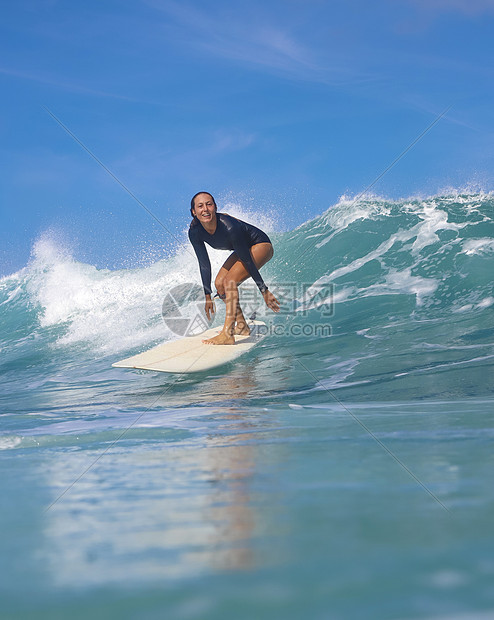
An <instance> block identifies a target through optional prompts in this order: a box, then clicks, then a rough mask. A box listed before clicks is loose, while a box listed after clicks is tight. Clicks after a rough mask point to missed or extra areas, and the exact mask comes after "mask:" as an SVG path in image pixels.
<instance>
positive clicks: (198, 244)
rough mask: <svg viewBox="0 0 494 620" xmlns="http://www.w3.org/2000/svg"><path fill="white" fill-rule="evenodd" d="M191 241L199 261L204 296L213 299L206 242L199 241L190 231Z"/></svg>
mask: <svg viewBox="0 0 494 620" xmlns="http://www.w3.org/2000/svg"><path fill="white" fill-rule="evenodd" d="M189 241H190V242H191V243H192V247H193V248H194V252H195V253H196V256H197V260H198V261H199V269H200V272H201V280H202V286H203V289H204V295H206V297H208V295H209V298H211V261H210V260H209V255H208V251H207V250H206V245H205V244H204V241H202V240H201V239H198V238H197V236H196V235H195V234H194V233H193V231H192V230H190V229H189Z"/></svg>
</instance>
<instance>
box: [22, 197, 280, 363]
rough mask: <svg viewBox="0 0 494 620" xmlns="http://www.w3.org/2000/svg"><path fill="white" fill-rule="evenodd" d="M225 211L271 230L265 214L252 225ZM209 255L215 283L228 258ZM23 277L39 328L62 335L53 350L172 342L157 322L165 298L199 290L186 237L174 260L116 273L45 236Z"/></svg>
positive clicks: (239, 211)
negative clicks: (187, 288) (180, 290)
mask: <svg viewBox="0 0 494 620" xmlns="http://www.w3.org/2000/svg"><path fill="white" fill-rule="evenodd" d="M224 210H225V211H227V210H228V212H229V213H230V214H231V215H233V216H234V217H239V218H241V219H243V220H245V221H251V222H253V223H254V224H256V225H258V226H261V227H262V228H263V229H264V230H267V231H272V230H274V228H275V221H274V220H273V219H272V218H271V217H270V216H269V214H265V215H264V216H262V217H259V216H257V219H256V218H255V216H254V214H252V213H249V212H248V211H243V210H242V209H241V208H240V207H239V206H238V205H235V204H233V203H228V204H226V205H225V209H224ZM208 252H209V256H210V258H211V264H212V269H213V277H214V273H215V271H217V270H218V269H219V268H220V266H221V264H222V263H223V262H224V260H225V259H226V258H227V256H228V254H227V253H225V252H222V251H218V250H213V249H211V248H208ZM28 272H29V275H28V278H27V281H28V292H29V295H30V298H31V300H32V302H33V304H34V305H36V306H38V307H39V308H40V312H39V322H40V324H41V326H42V327H45V328H53V327H57V328H59V329H60V331H61V335H60V336H59V337H58V339H57V341H56V342H57V345H58V346H69V345H74V344H80V345H83V346H89V347H91V348H92V349H93V350H98V351H99V352H101V353H105V352H112V353H113V352H119V351H124V350H128V349H130V348H134V347H141V346H144V345H148V344H150V343H153V342H155V341H161V340H166V339H173V338H176V337H177V335H176V334H174V333H172V332H170V330H169V329H168V328H167V327H166V325H165V323H164V321H163V320H162V318H161V309H162V304H163V300H164V298H165V295H166V293H167V292H168V291H170V289H172V288H173V287H175V286H178V285H187V284H189V283H190V284H191V285H192V284H196V285H199V286H200V274H199V267H198V263H197V258H196V256H195V253H194V251H193V249H192V246H191V245H190V244H189V242H188V239H187V236H186V234H185V231H184V242H183V244H182V245H181V246H180V247H178V248H177V249H176V252H175V254H174V256H173V257H171V258H167V259H163V260H159V261H157V262H156V263H154V264H152V265H150V266H148V267H142V268H140V269H124V270H118V271H110V270H108V269H97V268H96V267H94V266H92V265H88V264H84V263H80V262H78V261H76V260H75V259H74V258H73V256H72V253H71V252H70V250H69V249H67V247H66V246H65V245H64V244H63V243H61V242H60V240H59V239H58V238H57V237H56V235H54V234H53V233H51V232H49V233H46V234H44V235H42V236H41V237H40V238H39V239H38V240H37V241H36V243H35V244H34V247H33V250H32V260H31V263H30V265H29V269H28ZM199 301H201V303H202V299H201V300H199ZM180 312H182V309H181V310H180Z"/></svg>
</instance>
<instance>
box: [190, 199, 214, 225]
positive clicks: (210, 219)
mask: <svg viewBox="0 0 494 620" xmlns="http://www.w3.org/2000/svg"><path fill="white" fill-rule="evenodd" d="M192 214H193V215H195V216H196V217H197V219H198V220H199V222H201V224H203V226H205V227H206V228H211V226H214V225H215V221H216V203H215V202H214V198H213V197H212V196H211V194H206V193H202V194H197V196H196V197H195V198H194V206H193V207H192Z"/></svg>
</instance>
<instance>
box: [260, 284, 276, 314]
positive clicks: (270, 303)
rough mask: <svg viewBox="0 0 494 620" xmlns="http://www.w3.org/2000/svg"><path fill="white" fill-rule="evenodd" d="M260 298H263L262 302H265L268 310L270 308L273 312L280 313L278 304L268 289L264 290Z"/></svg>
mask: <svg viewBox="0 0 494 620" xmlns="http://www.w3.org/2000/svg"><path fill="white" fill-rule="evenodd" d="M262 296H263V297H264V301H265V302H266V306H267V307H268V308H271V310H272V311H273V312H279V311H280V304H279V302H278V300H277V299H276V297H275V296H274V295H273V293H272V292H271V291H270V290H269V289H266V290H265V291H264V293H263V294H262Z"/></svg>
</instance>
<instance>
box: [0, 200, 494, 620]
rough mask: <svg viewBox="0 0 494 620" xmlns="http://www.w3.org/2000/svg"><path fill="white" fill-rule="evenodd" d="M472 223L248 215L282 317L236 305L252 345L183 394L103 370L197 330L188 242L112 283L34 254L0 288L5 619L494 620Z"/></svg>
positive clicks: (367, 207)
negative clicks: (283, 219) (260, 330)
mask: <svg viewBox="0 0 494 620" xmlns="http://www.w3.org/2000/svg"><path fill="white" fill-rule="evenodd" d="M225 211H227V209H225ZM230 212H232V211H231V210H230ZM232 213H233V214H234V215H235V214H236V215H240V216H243V217H245V219H249V217H251V216H252V214H246V213H244V212H242V210H237V212H232ZM493 218H494V195H492V194H461V193H451V194H450V195H444V196H433V197H427V198H416V199H409V200H401V201H394V202H393V201H387V200H384V199H379V198H375V197H367V198H365V199H361V200H359V201H358V202H356V203H354V202H352V201H351V200H346V199H342V200H341V201H340V202H339V204H337V205H335V206H333V207H332V208H330V209H329V210H327V211H326V212H324V213H322V214H321V215H320V216H319V217H317V218H315V219H314V220H311V221H308V222H306V223H304V224H303V225H302V226H300V227H298V228H297V229H295V230H292V231H289V232H276V230H273V228H274V227H273V226H272V224H271V223H270V222H269V220H268V219H266V218H265V220H263V221H262V222H261V221H260V220H259V216H255V219H252V217H251V221H253V222H254V223H257V224H261V226H262V227H264V228H266V229H268V230H270V231H271V236H272V239H273V241H274V244H275V257H274V258H273V260H272V261H271V262H270V263H269V264H268V265H267V266H266V267H265V268H264V269H263V274H264V277H265V280H266V282H267V283H268V284H269V285H270V288H271V289H272V290H273V292H274V293H275V294H276V295H277V296H278V297H279V298H280V300H281V301H282V312H281V313H280V314H279V315H276V316H275V315H274V314H272V313H271V314H268V313H265V312H264V310H263V308H262V306H261V304H260V298H259V296H258V295H257V294H256V293H255V291H254V290H253V289H252V288H249V286H248V285H247V284H246V285H245V286H244V287H243V292H242V299H243V302H244V306H245V307H246V308H247V309H248V311H249V313H250V312H251V311H257V313H258V316H259V317H261V318H263V319H264V320H266V322H267V324H268V327H269V332H268V335H267V337H266V338H265V339H264V340H263V342H262V343H261V344H259V345H258V346H257V347H255V348H254V350H253V351H251V352H250V353H249V354H247V355H246V356H245V357H242V358H240V359H239V360H237V361H236V362H235V363H233V364H230V365H228V366H225V367H223V368H221V369H216V370H214V371H211V372H209V373H202V374H197V375H166V374H160V373H153V372H145V371H131V370H123V369H118V368H112V367H111V364H112V362H114V361H117V360H118V359H121V358H123V357H127V356H129V355H131V354H134V353H137V352H139V351H142V350H145V349H146V348H149V347H151V346H153V345H155V344H157V343H159V342H161V341H163V340H167V339H171V338H176V337H177V333H176V332H174V330H173V329H172V328H171V327H170V326H172V327H173V325H176V324H174V323H172V322H171V321H170V317H172V318H177V316H175V315H178V316H179V318H186V319H187V321H188V320H189V319H190V321H192V319H193V318H194V317H196V318H197V315H198V310H197V308H198V305H197V300H195V299H191V298H190V296H187V294H185V293H186V292H187V291H189V290H191V287H192V286H193V285H194V284H197V283H198V281H199V275H198V269H197V265H196V259H195V257H194V255H193V252H192V251H191V248H189V247H188V246H187V244H186V243H185V236H184V243H183V245H182V246H180V247H178V248H176V251H175V254H174V255H172V256H171V257H170V258H167V259H166V260H160V261H157V262H155V263H153V264H151V265H148V266H146V267H142V268H139V269H127V270H118V271H109V270H101V269H97V268H96V267H94V266H92V265H88V264H83V263H80V262H78V261H76V260H75V259H74V257H73V256H72V255H71V253H70V252H69V251H67V250H66V249H64V248H63V247H62V246H61V245H60V244H59V243H57V241H56V240H54V239H53V238H50V237H49V236H45V237H42V238H40V239H39V240H38V241H37V242H36V244H35V245H34V247H33V253H32V258H31V260H30V262H29V264H28V265H26V267H25V268H24V269H22V270H21V271H19V272H17V273H15V274H12V275H11V276H8V277H5V278H3V279H1V280H0V312H1V314H0V372H1V387H0V471H1V477H0V491H1V492H0V497H1V511H0V617H1V618H2V619H3V618H34V617H35V618H50V619H51V618H72V619H75V618H89V617H90V618H136V619H137V618H139V619H141V618H167V619H168V618H184V619H189V618H211V619H215V620H216V619H219V620H221V619H231V618H246V619H253V618H283V619H287V620H289V619H292V618H293V619H296V618H317V619H319V618H320V619H326V618H376V619H387V618H396V619H412V618H458V619H464V618H491V617H494V585H493V584H494V526H493V523H494V521H493V515H494V484H493V481H494V406H493V404H494V398H493V385H494V321H493V318H494V317H493V312H494V286H493V274H494V222H493ZM213 254H214V256H213V263H214V266H215V267H218V266H219V265H220V264H221V261H222V260H224V258H225V254H224V253H220V252H218V253H213ZM165 300H168V301H166V303H165V304H164V301H165ZM170 300H171V302H170ZM199 305H200V304H199ZM221 316H222V311H221V309H219V310H218V318H217V322H218V323H219V322H220V321H221ZM187 321H186V322H187Z"/></svg>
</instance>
